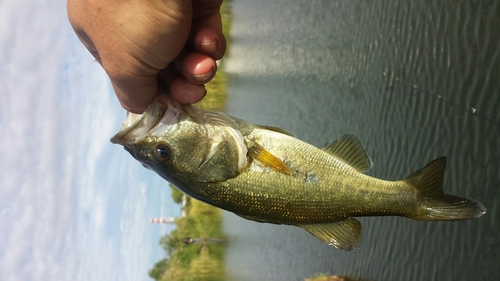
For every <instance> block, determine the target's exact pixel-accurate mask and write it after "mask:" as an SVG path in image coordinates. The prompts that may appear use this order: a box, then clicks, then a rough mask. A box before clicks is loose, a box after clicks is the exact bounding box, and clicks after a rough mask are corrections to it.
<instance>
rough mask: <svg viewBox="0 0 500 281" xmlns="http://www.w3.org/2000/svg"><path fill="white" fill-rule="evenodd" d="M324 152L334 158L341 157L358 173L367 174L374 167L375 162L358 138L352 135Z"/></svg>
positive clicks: (331, 145)
mask: <svg viewBox="0 0 500 281" xmlns="http://www.w3.org/2000/svg"><path fill="white" fill-rule="evenodd" d="M323 150H324V151H325V152H327V153H329V154H331V155H333V156H336V157H339V158H341V159H342V160H344V161H345V162H346V163H347V164H349V165H350V166H352V167H353V168H354V169H356V170H357V171H358V172H361V173H362V172H366V171H368V170H370V169H371V168H372V166H373V162H372V160H371V159H370V157H369V156H368V154H366V151H365V150H364V148H363V146H362V145H361V143H360V142H359V139H358V137H356V136H355V135H352V134H348V135H345V136H343V137H341V138H340V139H338V140H336V141H335V142H333V143H332V144H330V145H327V146H325V147H324V148H323Z"/></svg>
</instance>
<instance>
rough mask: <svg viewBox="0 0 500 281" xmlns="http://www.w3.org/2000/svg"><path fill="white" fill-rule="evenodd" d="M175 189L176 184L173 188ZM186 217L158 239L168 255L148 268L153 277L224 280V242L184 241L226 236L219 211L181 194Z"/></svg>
mask: <svg viewBox="0 0 500 281" xmlns="http://www.w3.org/2000/svg"><path fill="white" fill-rule="evenodd" d="M172 189H175V187H172ZM183 199H184V200H187V203H186V204H185V207H184V209H185V212H186V216H184V217H180V218H178V219H176V221H175V224H176V225H177V229H176V230H174V231H172V233H170V235H165V236H163V237H162V238H161V239H160V242H159V243H160V246H161V247H162V248H163V249H164V250H165V253H166V254H167V256H168V257H167V258H164V259H162V260H160V261H159V262H157V263H156V264H155V265H154V267H153V268H152V269H151V270H150V271H149V276H150V277H151V278H153V279H155V280H185V281H195V280H207V281H222V280H225V270H224V250H225V244H213V243H209V242H200V243H198V244H184V243H183V242H182V239H183V238H187V237H190V238H199V239H200V240H202V241H203V239H207V238H222V239H224V238H225V234H224V233H223V231H222V219H221V210H219V209H217V208H215V207H212V206H209V205H207V204H205V203H202V202H200V201H197V200H195V199H192V198H188V197H184V198H183Z"/></svg>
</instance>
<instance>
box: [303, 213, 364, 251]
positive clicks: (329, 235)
mask: <svg viewBox="0 0 500 281" xmlns="http://www.w3.org/2000/svg"><path fill="white" fill-rule="evenodd" d="M298 226H299V227H302V228H303V229H305V230H307V232H309V233H311V234H312V235H314V236H316V238H318V239H319V240H321V241H323V242H325V243H326V244H328V245H330V246H334V247H335V248H339V249H342V250H345V251H354V250H357V249H358V248H359V245H360V244H361V237H362V234H361V223H360V222H359V221H358V220H357V219H355V218H347V219H345V220H342V221H338V222H333V223H326V224H307V225H298Z"/></svg>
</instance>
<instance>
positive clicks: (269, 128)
mask: <svg viewBox="0 0 500 281" xmlns="http://www.w3.org/2000/svg"><path fill="white" fill-rule="evenodd" d="M257 127H259V128H261V129H266V130H269V131H274V132H278V133H281V134H285V135H288V136H291V137H294V138H295V135H294V134H292V133H290V132H288V131H286V130H283V129H281V128H278V127H273V126H266V125H258V126H257Z"/></svg>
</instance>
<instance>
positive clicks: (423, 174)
mask: <svg viewBox="0 0 500 281" xmlns="http://www.w3.org/2000/svg"><path fill="white" fill-rule="evenodd" d="M445 167H446V157H440V158H437V159H436V160H434V161H432V162H431V163H429V164H427V166H425V167H424V168H422V169H420V170H418V171H416V172H414V173H413V174H411V175H410V176H409V177H408V178H406V179H405V180H404V181H405V182H407V183H408V184H410V185H411V186H413V187H414V188H415V189H417V190H418V191H419V198H420V200H419V205H420V206H419V211H418V212H417V214H416V215H415V216H412V218H413V219H416V220H425V221H428V220H466V219H473V218H477V217H480V216H482V215H484V214H485V213H486V208H485V207H484V206H483V205H482V204H481V203H480V202H478V201H476V200H473V199H468V198H464V197H459V196H455V195H451V194H444V193H443V176H444V169H445Z"/></svg>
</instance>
